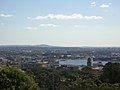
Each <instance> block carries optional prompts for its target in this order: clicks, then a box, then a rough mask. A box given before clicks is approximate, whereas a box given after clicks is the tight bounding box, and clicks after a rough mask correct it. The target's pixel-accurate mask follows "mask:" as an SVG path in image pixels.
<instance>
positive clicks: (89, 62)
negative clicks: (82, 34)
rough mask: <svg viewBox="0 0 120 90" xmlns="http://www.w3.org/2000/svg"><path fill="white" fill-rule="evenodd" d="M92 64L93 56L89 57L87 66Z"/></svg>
mask: <svg viewBox="0 0 120 90" xmlns="http://www.w3.org/2000/svg"><path fill="white" fill-rule="evenodd" d="M91 65H92V60H91V58H88V59H87V66H88V67H91Z"/></svg>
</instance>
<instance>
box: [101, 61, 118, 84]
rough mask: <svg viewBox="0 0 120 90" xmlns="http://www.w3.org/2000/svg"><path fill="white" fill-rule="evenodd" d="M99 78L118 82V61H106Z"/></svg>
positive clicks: (112, 82) (109, 81)
mask: <svg viewBox="0 0 120 90" xmlns="http://www.w3.org/2000/svg"><path fill="white" fill-rule="evenodd" d="M101 78H102V80H103V81H105V82H108V83H111V84H114V83H120V63H107V64H106V65H105V66H104V68H103V74H102V75H101Z"/></svg>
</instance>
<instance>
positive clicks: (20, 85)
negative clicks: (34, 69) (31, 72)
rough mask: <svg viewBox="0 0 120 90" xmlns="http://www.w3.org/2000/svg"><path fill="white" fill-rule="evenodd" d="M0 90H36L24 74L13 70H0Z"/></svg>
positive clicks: (33, 83)
mask: <svg viewBox="0 0 120 90" xmlns="http://www.w3.org/2000/svg"><path fill="white" fill-rule="evenodd" d="M0 90H38V87H37V84H36V83H35V81H34V80H33V79H32V78H31V77H29V76H28V75H27V74H26V73H25V72H23V71H21V70H19V69H17V68H13V67H2V68H0Z"/></svg>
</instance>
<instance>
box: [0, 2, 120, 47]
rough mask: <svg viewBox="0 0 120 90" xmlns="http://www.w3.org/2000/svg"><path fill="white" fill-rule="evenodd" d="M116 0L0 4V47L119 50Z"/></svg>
mask: <svg viewBox="0 0 120 90" xmlns="http://www.w3.org/2000/svg"><path fill="white" fill-rule="evenodd" d="M119 3H120V1H119V0H100V1H98V0H86V1H83V0H71V1H70V0H59V1H58V0H35V1H34V0H19V1H18V0H0V45H40V44H47V45H53V46H65V47H66V46H67V47H86V46H87V47H120V17H119V16H120V12H119V10H120V5H119Z"/></svg>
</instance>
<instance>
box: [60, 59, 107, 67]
mask: <svg viewBox="0 0 120 90" xmlns="http://www.w3.org/2000/svg"><path fill="white" fill-rule="evenodd" d="M98 62H102V64H103V65H105V64H106V63H108V61H92V64H93V63H98ZM59 64H60V65H74V66H78V65H87V60H85V59H76V60H70V59H67V60H59Z"/></svg>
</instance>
